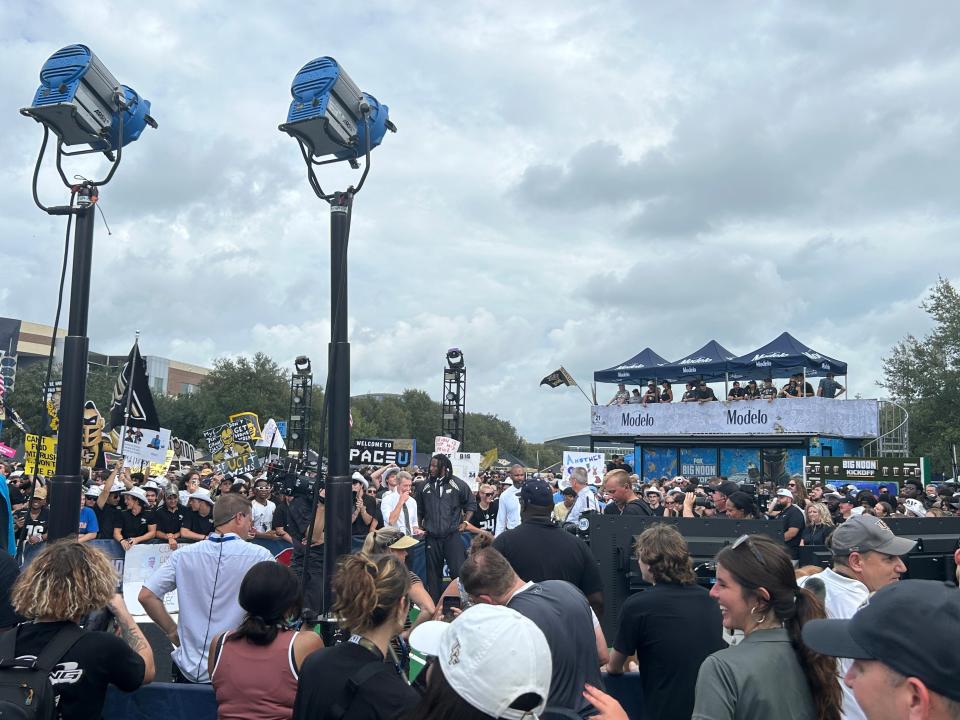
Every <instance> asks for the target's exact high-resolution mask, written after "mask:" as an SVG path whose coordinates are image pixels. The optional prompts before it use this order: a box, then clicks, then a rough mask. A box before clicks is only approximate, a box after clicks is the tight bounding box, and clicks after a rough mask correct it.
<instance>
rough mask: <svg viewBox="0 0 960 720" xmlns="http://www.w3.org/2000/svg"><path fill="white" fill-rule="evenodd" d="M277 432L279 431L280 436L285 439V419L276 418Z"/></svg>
mask: <svg viewBox="0 0 960 720" xmlns="http://www.w3.org/2000/svg"><path fill="white" fill-rule="evenodd" d="M277 432H278V433H280V437H282V438H283V439H284V440H286V439H287V421H286V420H277Z"/></svg>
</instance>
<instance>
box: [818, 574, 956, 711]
mask: <svg viewBox="0 0 960 720" xmlns="http://www.w3.org/2000/svg"><path fill="white" fill-rule="evenodd" d="M900 617H909V618H910V619H911V623H912V624H913V625H914V627H918V628H925V629H924V630H921V631H919V632H909V631H905V629H904V627H903V625H901V624H898V623H892V622H890V618H900ZM932 628H936V631H932V630H931V631H928V630H926V629H932ZM958 640H960V591H958V590H957V588H956V586H954V585H952V584H951V583H945V582H938V581H936V580H901V581H900V582H896V583H892V584H890V585H887V586H886V587H883V588H881V589H880V590H878V591H877V592H876V593H875V594H874V595H873V596H872V597H871V598H870V601H869V603H868V604H867V605H865V606H863V607H862V608H861V609H860V610H859V611H858V612H857V613H856V614H855V615H854V616H853V617H852V618H850V619H847V620H811V621H810V622H808V623H807V624H806V625H804V626H803V642H804V643H806V645H807V646H808V647H809V648H810V649H811V650H813V651H814V652H818V653H821V654H823V655H832V656H833V657H839V658H852V659H854V660H878V661H879V662H882V663H883V664H884V665H886V666H888V667H889V668H890V669H892V670H894V671H896V672H898V673H900V674H901V675H906V676H907V677H915V678H917V679H919V680H920V681H922V682H923V684H924V685H926V686H927V687H928V688H929V689H930V690H932V691H933V692H935V693H938V694H940V695H943V696H944V697H947V698H950V699H951V700H957V701H960V682H957V677H960V652H957V642H958Z"/></svg>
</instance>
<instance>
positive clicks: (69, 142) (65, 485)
mask: <svg viewBox="0 0 960 720" xmlns="http://www.w3.org/2000/svg"><path fill="white" fill-rule="evenodd" d="M20 112H21V113H22V114H23V115H25V116H27V117H31V118H33V119H34V120H36V121H37V122H39V123H40V124H41V125H43V142H42V144H41V145H40V153H39V156H38V157H37V163H36V166H35V168H34V171H33V201H34V203H35V204H36V205H37V207H39V208H40V209H41V210H43V211H44V212H45V213H47V214H48V215H67V216H69V215H73V216H75V217H76V228H75V230H74V247H73V272H72V281H71V286H70V315H69V321H68V326H67V336H66V338H65V340H64V346H63V386H62V391H61V400H60V426H59V429H58V447H57V465H56V474H55V475H54V477H53V478H51V479H50V483H49V489H48V498H47V499H48V501H49V503H50V526H49V531H48V536H49V538H50V539H51V540H59V539H60V538H64V537H67V536H70V535H76V534H77V530H78V526H79V517H80V494H81V478H80V458H81V439H82V433H83V405H84V399H85V398H84V396H85V395H86V386H87V352H88V349H89V343H90V341H89V339H88V338H87V318H88V316H89V310H90V273H91V269H92V266H93V223H94V219H95V218H94V213H95V205H96V203H97V199H98V197H99V188H100V186H102V185H106V184H107V183H108V182H110V180H111V179H112V178H113V175H114V173H115V172H116V171H117V168H118V167H120V161H121V159H122V157H123V146H124V145H127V144H129V143H131V142H133V141H135V140H137V139H138V138H139V137H140V134H141V133H142V132H143V129H144V128H145V127H146V126H147V125H149V126H150V127H153V128H156V127H157V123H156V121H155V120H154V119H153V118H152V117H151V116H150V102H149V101H147V100H144V99H143V98H141V97H140V96H139V95H138V94H137V93H136V91H135V90H133V89H132V88H130V87H128V86H126V85H121V84H120V83H119V82H118V81H117V79H116V78H115V77H114V76H113V74H112V73H111V72H110V71H109V70H108V69H107V68H106V67H105V66H104V65H103V63H102V62H101V61H100V59H99V58H98V57H97V56H96V55H94V54H93V52H91V50H90V48H88V47H87V46H86V45H68V46H67V47H65V48H62V49H60V50H58V51H57V52H55V53H54V54H53V55H51V56H50V58H49V59H48V60H47V61H46V62H45V63H44V65H43V67H42V68H41V70H40V87H39V89H38V90H37V92H36V94H35V95H34V97H33V104H32V105H30V106H29V107H26V108H23V109H21V111H20ZM51 131H52V132H53V133H54V134H55V135H56V136H57V155H56V160H57V172H58V173H59V175H60V179H61V180H62V181H63V184H64V185H65V186H66V187H67V189H68V190H70V192H71V203H70V205H65V206H56V207H47V206H45V205H44V204H43V203H42V202H40V198H39V195H38V193H37V177H38V175H39V173H40V166H41V164H42V162H43V156H44V153H45V152H46V149H47V141H48V139H49V137H50V132H51ZM65 145H66V146H74V145H86V146H89V149H86V150H75V151H72V152H68V151H66V150H64V146H65ZM90 153H103V154H104V155H105V156H106V157H107V159H109V160H110V163H111V165H110V170H109V172H108V173H107V175H106V177H105V178H104V179H103V180H87V179H82V181H81V182H80V184H79V185H76V184H72V183H70V182H69V181H68V180H67V175H66V173H65V172H64V170H63V158H64V157H70V156H74V155H86V154H90ZM57 312H58V314H59V306H58V311H57ZM54 336H56V328H54Z"/></svg>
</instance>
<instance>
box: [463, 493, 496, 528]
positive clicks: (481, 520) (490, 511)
mask: <svg viewBox="0 0 960 720" xmlns="http://www.w3.org/2000/svg"><path fill="white" fill-rule="evenodd" d="M499 509H500V501H499V500H494V501H493V502H492V503H490V507H488V508H487V509H486V510H484V509H483V508H482V507H480V503H479V502H478V503H477V509H476V510H474V511H473V517H471V518H470V524H471V525H475V526H476V527H478V528H480V529H481V530H486V531H487V532H491V533H492V532H493V531H494V530H496V525H497V511H498V510H499Z"/></svg>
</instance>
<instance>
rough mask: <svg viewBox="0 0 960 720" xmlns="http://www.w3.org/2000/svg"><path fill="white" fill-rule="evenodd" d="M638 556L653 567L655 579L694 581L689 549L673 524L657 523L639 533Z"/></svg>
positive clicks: (669, 581)
mask: <svg viewBox="0 0 960 720" xmlns="http://www.w3.org/2000/svg"><path fill="white" fill-rule="evenodd" d="M636 547H637V560H639V561H640V562H642V563H643V564H644V565H648V566H649V567H650V574H651V575H652V576H653V579H654V581H655V582H658V583H659V582H668V583H677V584H679V585H693V584H694V583H696V582H697V576H696V575H694V573H693V567H692V566H691V564H690V549H689V548H688V547H687V541H686V540H684V539H683V535H681V534H680V533H679V531H678V530H677V529H676V528H675V527H674V526H673V525H667V524H666V523H656V524H655V525H651V526H650V527H648V528H647V529H646V530H644V531H643V532H642V533H640V534H639V535H638V536H637V545H636Z"/></svg>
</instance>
